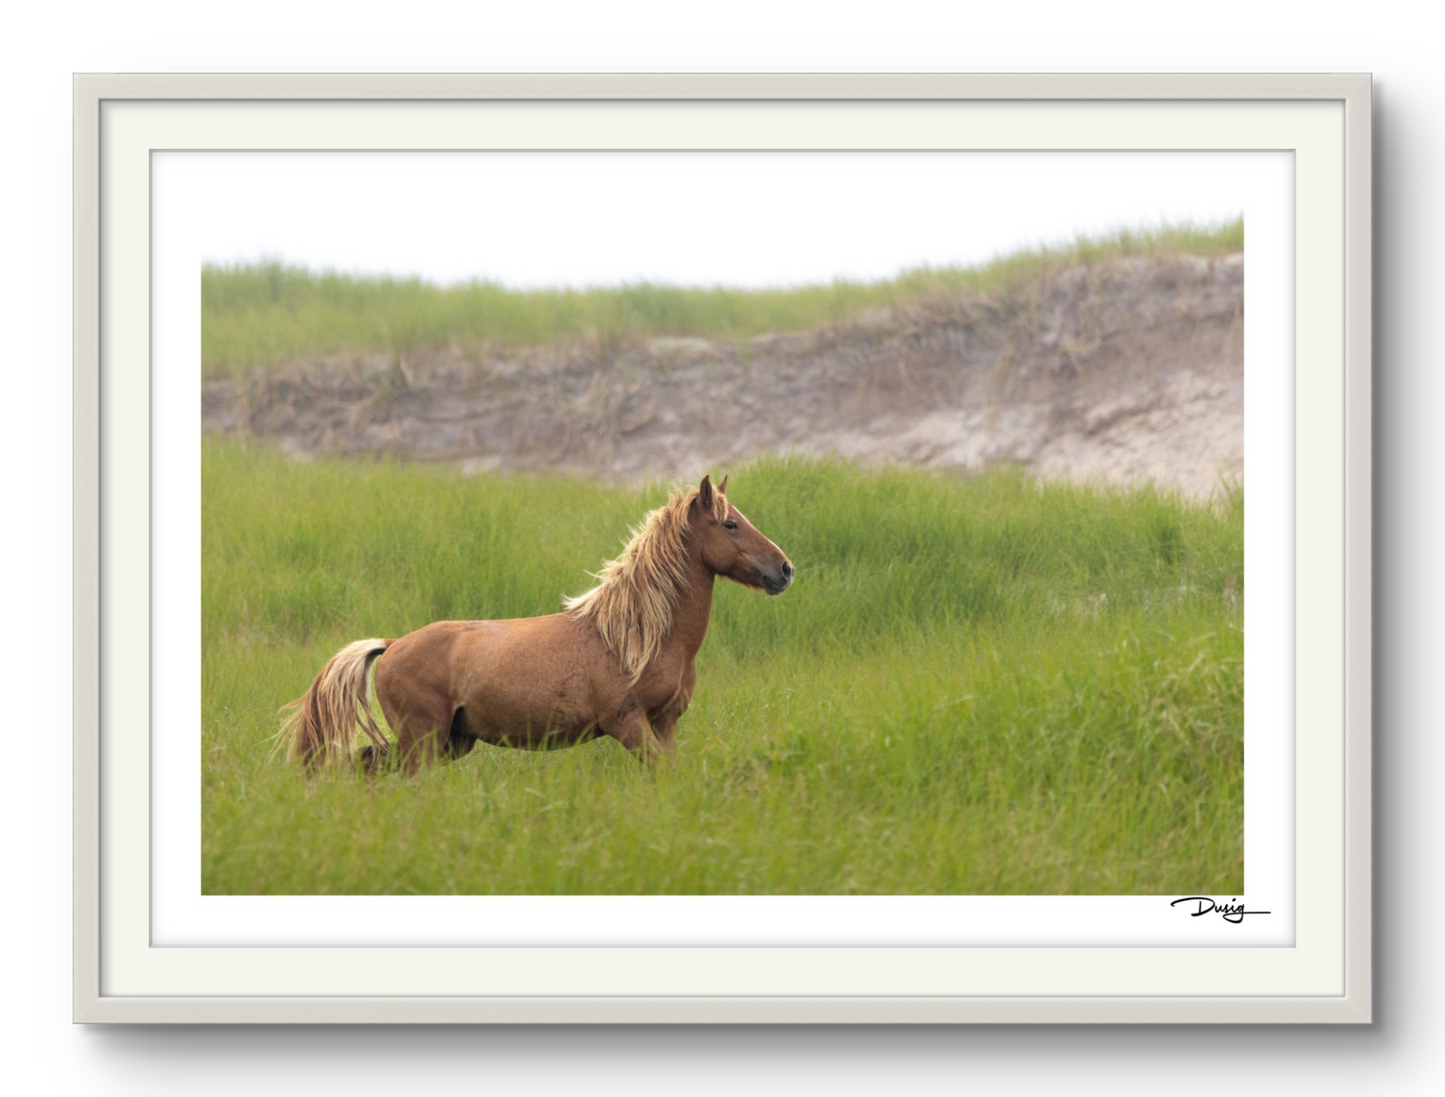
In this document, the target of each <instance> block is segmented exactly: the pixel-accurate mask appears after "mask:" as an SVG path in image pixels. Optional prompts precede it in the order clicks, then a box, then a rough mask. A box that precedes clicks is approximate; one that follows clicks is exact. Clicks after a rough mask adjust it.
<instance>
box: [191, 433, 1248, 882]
mask: <svg viewBox="0 0 1445 1097" xmlns="http://www.w3.org/2000/svg"><path fill="white" fill-rule="evenodd" d="M203 465H204V472H203V492H204V495H203V498H204V530H203V553H204V556H203V559H204V578H203V623H202V636H203V645H204V684H203V713H202V721H203V723H202V735H203V739H204V753H203V768H202V780H203V851H202V880H203V889H204V891H205V892H206V893H207V894H217V893H232V894H235V893H241V894H246V893H264V894H343V893H345V894H358V893H359V894H376V893H388V894H391V893H395V894H412V893H447V894H455V893H460V894H491V893H533V894H537V893H574V894H597V893H676V894H694V893H752V894H758V893H795V894H806V893H827V894H896V893H912V894H926V893H955V894H961V893H969V894H1177V895H1186V894H1214V893H1219V894H1228V893H1235V894H1237V893H1238V892H1239V890H1240V888H1241V887H1242V886H1243V847H1242V841H1243V737H1242V727H1243V635H1242V632H1241V626H1242V608H1241V603H1242V588H1241V583H1242V575H1243V507H1242V498H1241V494H1240V493H1239V492H1237V491H1236V492H1232V493H1229V495H1228V496H1227V498H1226V501H1225V502H1224V503H1223V504H1218V505H1214V506H1209V505H1204V504H1192V503H1186V502H1183V501H1181V500H1180V499H1178V498H1175V497H1171V496H1168V495H1163V494H1159V493H1157V492H1155V491H1153V490H1147V489H1145V490H1134V491H1130V492H1119V491H1102V490H1090V489H1086V488H1081V487H1072V486H1066V485H1051V486H1045V487H1039V486H1035V485H1033V484H1031V483H1029V482H1028V481H1026V480H1024V479H1022V478H1020V477H1017V476H1013V475H1008V474H1002V473H997V474H988V475H983V476H979V477H977V478H971V479H960V478H952V477H941V476H935V475H931V474H927V473H923V472H916V471H868V470H862V469H858V468H854V467H850V466H846V465H840V464H836V463H825V462H808V461H802V460H788V461H781V462H779V461H769V462H764V463H761V464H756V465H752V466H750V467H747V468H743V469H733V470H729V471H731V472H732V473H733V477H732V481H731V483H732V485H733V488H732V496H733V498H734V499H735V500H736V501H737V502H738V503H739V505H741V506H742V507H743V508H744V509H745V510H746V511H747V513H748V514H749V516H750V517H751V518H753V520H754V521H755V522H756V523H757V524H758V525H759V527H760V528H761V529H762V530H763V531H764V532H765V533H767V534H768V535H769V536H771V537H772V538H773V539H774V540H776V541H777V542H778V543H779V544H780V545H782V546H783V548H784V549H785V550H787V551H788V553H789V554H790V555H791V557H792V558H793V560H794V561H795V563H796V564H797V566H798V569H799V570H798V580H797V582H796V584H795V585H794V587H793V589H792V590H791V591H789V592H788V593H787V594H786V595H784V596H782V597H780V598H765V597H763V596H761V595H758V594H756V593H754V592H752V591H748V590H744V589H743V588H741V587H736V586H733V585H731V584H728V583H726V582H723V583H722V584H721V585H720V587H719V590H718V594H717V598H716V601H715V612H714V616H713V623H712V628H711V631H710V633H709V636H708V639H707V643H706V644H705V645H704V647H703V650H702V653H701V656H700V658H699V665H698V688H697V694H696V696H695V698H694V701H693V706H692V708H691V710H690V711H689V712H688V713H687V714H686V715H685V716H684V717H683V721H682V730H681V736H680V749H679V753H678V756H677V758H676V759H675V760H674V762H673V763H672V764H671V765H670V766H668V767H666V768H664V769H663V771H662V772H660V773H659V774H657V775H656V776H655V777H654V776H650V775H648V774H647V773H645V772H643V771H642V770H641V769H640V768H639V766H638V764H637V763H636V762H635V761H634V760H633V759H632V757H631V756H630V755H628V754H627V753H626V752H625V751H624V750H623V748H622V747H621V746H619V745H618V744H617V743H615V742H613V741H611V740H608V739H600V740H596V741H594V742H591V743H587V744H584V745H582V746H579V747H575V748H572V749H570V750H559V751H555V752H548V753H540V754H538V753H529V752H525V751H510V750H503V749H498V748H493V747H488V746H486V745H480V746H478V748H477V749H476V750H474V751H473V752H472V753H471V754H470V755H469V756H467V757H466V758H465V759H463V760H461V761H460V762H457V763H454V764H451V765H449V766H444V767H440V768H437V769H435V770H433V771H430V772H427V773H424V774H422V775H421V776H419V777H416V778H413V779H408V778H405V777H401V776H397V775H388V776H385V777H383V778H381V779H380V780H378V781H377V782H376V783H375V784H374V785H368V784H367V783H366V782H365V781H364V780H360V779H357V778H355V777H353V776H352V775H350V774H342V775H325V776H321V777H318V778H315V779H310V780H308V779H307V778H306V777H304V776H303V775H302V774H301V773H299V772H298V771H297V770H296V769H294V768H291V767H288V766H287V765H286V764H284V763H283V762H281V761H279V760H270V759H269V758H268V750H269V744H268V743H267V742H266V739H267V737H268V736H270V735H271V734H272V733H273V732H274V731H275V728H276V726H277V719H276V716H275V710H276V709H277V707H278V706H279V705H280V704H281V703H282V702H284V701H286V700H289V699H290V698H292V697H295V696H296V695H298V694H299V693H301V691H302V690H303V689H305V688H306V686H307V685H308V684H309V682H310V680H311V678H312V676H313V675H314V674H315V673H316V671H317V670H318V669H319V668H320V667H321V665H322V663H323V662H324V661H325V660H326V659H327V658H328V657H329V656H330V655H331V654H332V653H333V652H334V651H336V650H337V649H338V648H339V647H341V646H342V645H343V644H345V643H347V642H349V641H351V640H355V639H359V638H362V637H367V636H399V635H402V634H404V633H406V632H408V631H410V630H411V629H414V628H417V627H419V626H421V625H423V624H426V623H427V622H429V621H432V620H435V619H438V618H457V617H462V618H474V617H510V616H524V615H531V614H540V613H549V612H554V611H555V610H556V609H558V608H559V599H560V596H561V595H562V594H563V593H575V592H577V591H578V590H580V589H582V588H583V587H584V586H585V585H587V583H588V579H587V574H586V573H587V572H588V571H590V570H592V569H594V568H595V567H596V566H597V565H598V564H599V563H600V562H601V561H602V559H603V558H604V557H607V556H610V555H613V554H615V551H616V549H617V547H618V546H619V544H620V542H621V539H622V538H623V536H624V535H625V533H626V530H627V528H628V527H629V526H630V525H631V524H633V523H635V522H636V521H637V519H638V518H640V517H641V515H642V514H643V512H644V511H645V510H646V509H647V508H648V507H650V506H653V505H656V504H657V503H659V502H660V501H661V500H662V499H663V498H664V497H665V491H664V490H663V489H662V488H661V487H658V486H654V487H651V488H645V489H634V488H622V487H617V488H613V487H600V486H597V485H594V484H591V483H586V482H582V481H576V480H566V479H560V478H546V479H536V478H523V477H476V478H468V477H463V476H460V475H458V474H456V473H454V472H451V471H448V470H444V469H439V468H415V467H408V466H403V465H398V464H387V463H380V464H368V465H359V464H348V463H340V462H336V463H325V462H323V463H317V464H313V465H297V464H294V463H290V462H288V461H286V460H285V459H283V458H280V457H277V456H275V455H273V454H270V453H267V452H264V451H261V450H257V449H252V448H246V447H244V446H242V445H240V444H237V443H234V442H223V441H217V440H208V441H207V442H206V443H205V448H204V459H203Z"/></svg>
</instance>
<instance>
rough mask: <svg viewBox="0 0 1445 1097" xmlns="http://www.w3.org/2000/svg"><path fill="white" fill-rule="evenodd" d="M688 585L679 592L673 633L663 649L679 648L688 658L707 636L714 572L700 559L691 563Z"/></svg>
mask: <svg viewBox="0 0 1445 1097" xmlns="http://www.w3.org/2000/svg"><path fill="white" fill-rule="evenodd" d="M690 564H691V566H690V568H689V571H688V582H687V585H686V586H685V587H683V589H682V590H680V591H678V595H677V606H676V608H675V609H674V611H673V616H672V630H671V631H670V632H669V633H668V636H667V640H666V641H665V644H666V646H668V647H673V646H674V645H675V646H676V647H677V648H680V649H681V650H682V652H683V654H684V655H686V656H687V658H688V659H692V658H694V657H696V655H697V652H698V649H699V648H701V647H702V642H703V640H704V638H706V636H707V623H708V620H709V618H711V617H712V585H713V579H714V576H713V573H712V572H711V571H710V570H709V569H708V568H707V567H706V566H705V565H704V564H703V562H702V561H701V560H698V559H694V560H692V561H691V562H690Z"/></svg>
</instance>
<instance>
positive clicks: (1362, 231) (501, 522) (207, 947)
mask: <svg viewBox="0 0 1445 1097" xmlns="http://www.w3.org/2000/svg"><path fill="white" fill-rule="evenodd" d="M1370 95H1371V91H1370V79H1369V77H1368V76H1365V75H1228V76H1226V75H1212V76H1206V75H1188V76H1185V75H1179V76H1159V75H1148V76H1144V75H1067V76H1063V75H1051V76H1042V75H1041V76H1024V75H1009V76H1005V75H993V76H960V75H913V76H902V75H873V76H787V75H775V76H740V75H738V76H723V75H718V76H602V75H590V76H560V75H559V76H464V75H388V76H358V75H334V76H322V75H291V76H261V75H168V76H160V75H80V76H77V77H76V80H75V382H76V385H75V393H76V395H75V414H76V420H75V427H76V485H75V490H76V503H75V528H76V576H75V603H76V614H77V618H76V653H75V660H76V666H75V671H76V677H75V682H76V695H75V713H76V725H75V835H76V838H75V843H76V845H75V904H76V907H75V990H74V995H75V1018H76V1020H77V1021H80V1022H87V1023H89V1022H97V1023H109V1022H198V1023H199V1022H228V1023H233V1022H271V1023H274V1022H356V1021H365V1022H491V1023H518V1022H599V1023H603V1022H608V1023H616V1022H813V1023H816V1022H892V1023H896V1022H1094V1023H1097V1022H1142V1021H1147V1022H1231V1023H1237V1022H1295V1023H1298V1022H1334V1023H1367V1022H1369V1020H1370V1017H1371V1012H1370V1009H1371V1007H1370V1003H1371V966H1370V901H1371V878H1370V688H1371V687H1370V606H1371V602H1370V520H1371V519H1370V516H1371V511H1370V505H1371V504H1370V293H1371V283H1370V276H1371V275H1370V271H1371V267H1370V246H1371V227H1370V171H1371V155H1370V147H1371V146H1370ZM1246 580H1248V581H1247V582H1246ZM1246 635H1247V637H1248V642H1247V643H1246Z"/></svg>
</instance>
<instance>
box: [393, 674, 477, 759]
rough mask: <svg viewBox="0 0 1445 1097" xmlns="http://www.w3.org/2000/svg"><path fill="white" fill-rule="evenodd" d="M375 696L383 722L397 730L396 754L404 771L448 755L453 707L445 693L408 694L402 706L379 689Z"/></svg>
mask: <svg viewBox="0 0 1445 1097" xmlns="http://www.w3.org/2000/svg"><path fill="white" fill-rule="evenodd" d="M377 696H378V699H379V700H380V701H381V710H382V712H384V713H385V714H386V722H387V723H388V724H390V725H391V727H392V730H393V731H395V732H396V753H397V758H398V759H399V761H400V763H401V766H402V768H403V769H404V770H405V771H406V772H407V773H417V772H419V771H420V770H421V768H422V766H426V765H431V764H432V763H433V762H435V761H437V760H438V759H441V758H446V757H449V756H451V753H452V752H451V749H450V748H451V732H452V711H451V704H450V702H449V701H448V700H447V699H446V698H445V697H440V696H438V697H432V698H426V699H419V698H415V697H413V698H408V699H407V701H408V702H409V703H407V704H406V705H405V707H403V706H402V704H401V703H400V702H399V701H394V700H393V699H392V698H388V697H385V696H383V695H382V694H381V691H380V690H378V691H377ZM465 753H466V752H465V751H458V752H457V754H458V755H460V754H465Z"/></svg>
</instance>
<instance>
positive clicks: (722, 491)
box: [717, 476, 728, 495]
mask: <svg viewBox="0 0 1445 1097" xmlns="http://www.w3.org/2000/svg"><path fill="white" fill-rule="evenodd" d="M717 490H718V494H719V495H726V494H727V493H728V478H727V477H726V476H724V477H723V478H722V483H721V484H719V485H718V486H717Z"/></svg>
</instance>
